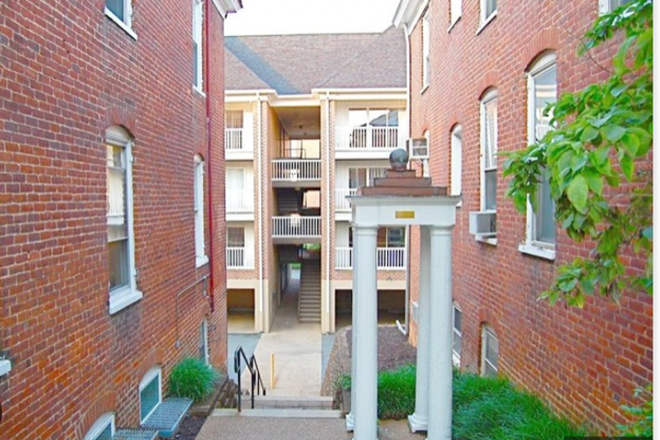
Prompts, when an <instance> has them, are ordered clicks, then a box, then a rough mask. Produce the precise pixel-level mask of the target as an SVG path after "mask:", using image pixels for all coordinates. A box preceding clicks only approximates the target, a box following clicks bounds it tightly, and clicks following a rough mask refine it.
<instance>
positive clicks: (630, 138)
mask: <svg viewBox="0 0 660 440" xmlns="http://www.w3.org/2000/svg"><path fill="white" fill-rule="evenodd" d="M621 145H623V148H625V149H626V151H627V152H628V154H629V155H630V157H637V151H638V150H639V145H640V142H639V138H638V137H637V136H635V135H634V134H632V133H626V134H625V135H623V137H622V138H621Z"/></svg>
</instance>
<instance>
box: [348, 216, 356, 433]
mask: <svg viewBox="0 0 660 440" xmlns="http://www.w3.org/2000/svg"><path fill="white" fill-rule="evenodd" d="M356 236H357V233H356V231H355V229H353V237H356ZM354 241H355V240H354ZM357 261H358V257H357V247H356V246H355V244H354V245H353V255H351V267H352V268H353V290H352V297H353V301H352V309H351V318H352V324H351V412H350V413H348V414H346V430H347V431H349V432H352V431H353V427H354V426H355V425H354V416H353V414H354V413H353V408H354V407H355V389H356V385H355V383H356V379H357V378H356V377H355V364H356V359H355V348H356V347H357V337H356V335H357V332H356V331H355V328H356V327H357V326H356V325H355V322H356V321H357V317H358V309H357V285H358V273H359V272H358V271H357V270H356V268H357Z"/></svg>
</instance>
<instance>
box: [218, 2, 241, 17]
mask: <svg viewBox="0 0 660 440" xmlns="http://www.w3.org/2000/svg"><path fill="white" fill-rule="evenodd" d="M213 5H214V6H215V8H216V9H217V10H218V12H219V13H220V15H222V18H226V17H227V14H228V13H230V12H238V11H239V9H241V2H240V1H239V0H213Z"/></svg>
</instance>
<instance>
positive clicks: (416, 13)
mask: <svg viewBox="0 0 660 440" xmlns="http://www.w3.org/2000/svg"><path fill="white" fill-rule="evenodd" d="M428 4H429V0H400V1H399V6H397V8H396V12H395V13H394V18H393V19H392V23H393V24H394V26H396V27H397V28H400V27H401V26H405V27H406V28H407V30H408V34H410V33H411V32H412V29H413V28H414V27H415V25H416V24H417V22H418V21H419V19H420V18H421V16H422V13H423V12H424V10H425V9H426V6H427V5H428Z"/></svg>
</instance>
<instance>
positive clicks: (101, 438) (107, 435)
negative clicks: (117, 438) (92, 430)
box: [95, 424, 112, 440]
mask: <svg viewBox="0 0 660 440" xmlns="http://www.w3.org/2000/svg"><path fill="white" fill-rule="evenodd" d="M95 440H112V424H109V425H108V426H106V428H105V429H104V430H103V431H101V433H100V434H99V435H98V436H97V437H96V439H95Z"/></svg>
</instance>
